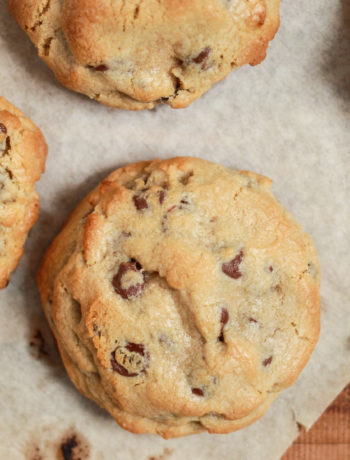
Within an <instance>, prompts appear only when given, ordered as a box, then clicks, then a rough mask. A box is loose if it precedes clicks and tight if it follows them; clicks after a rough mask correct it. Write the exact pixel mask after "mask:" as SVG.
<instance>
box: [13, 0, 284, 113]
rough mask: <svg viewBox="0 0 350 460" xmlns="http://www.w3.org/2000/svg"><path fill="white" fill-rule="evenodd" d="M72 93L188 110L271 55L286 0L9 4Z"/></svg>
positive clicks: (119, 103) (125, 105)
mask: <svg viewBox="0 0 350 460" xmlns="http://www.w3.org/2000/svg"><path fill="white" fill-rule="evenodd" d="M8 5H9V8H10V11H11V13H12V14H13V16H14V17H15V18H16V20H17V21H18V22H19V24H20V25H21V27H22V28H23V29H24V31H25V32H26V33H27V34H28V35H29V37H30V38H31V40H32V41H33V43H34V44H35V45H36V46H37V48H38V50H39V55H40V56H41V57H42V58H43V59H44V60H45V62H46V63H47V64H48V66H49V67H50V68H51V69H52V70H53V71H54V73H55V75H56V77H57V78H58V80H59V81H60V82H61V83H62V84H63V85H65V86H67V87H68V88H70V89H72V90H75V91H78V92H80V93H83V94H86V95H87V96H89V97H90V98H92V99H95V100H97V101H99V102H102V103H103V104H106V105H109V106H112V107H119V108H122V109H130V110H141V109H146V108H148V109H151V108H153V107H154V106H155V105H156V104H161V103H167V104H169V105H170V106H172V107H174V108H180V107H186V106H188V105H189V104H190V103H191V102H193V101H194V100H195V99H197V98H198V97H199V96H200V95H201V94H203V93H204V92H206V91H207V90H208V89H209V88H210V87H211V86H212V85H213V84H214V83H216V82H218V81H219V80H222V79H223V78H225V77H226V76H227V75H228V74H229V73H230V72H231V71H232V70H233V69H236V68H237V67H240V66H242V65H244V64H247V63H249V64H252V65H255V64H258V63H259V62H261V61H262V60H263V59H264V58H265V54H266V49H267V47H268V43H269V41H270V40H272V39H273V37H274V35H275V33H276V31H277V29H278V26H279V0H191V1H189V0H181V1H179V0H145V1H137V0H129V1H127V2H126V1H125V0H113V1H110V0H99V1H96V0H79V1H76V0H74V1H73V0H29V1H25V2H24V1H23V0H8Z"/></svg>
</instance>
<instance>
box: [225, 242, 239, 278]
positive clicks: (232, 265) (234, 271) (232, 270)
mask: <svg viewBox="0 0 350 460" xmlns="http://www.w3.org/2000/svg"><path fill="white" fill-rule="evenodd" d="M242 260H243V249H241V250H240V251H239V253H238V254H237V255H236V257H235V258H234V259H232V260H231V261H230V262H225V263H223V264H222V266H221V270H222V271H223V272H224V273H225V275H227V276H229V277H230V278H233V279H235V280H236V279H238V278H240V277H241V276H242V273H241V272H240V271H239V266H240V264H241V262H242Z"/></svg>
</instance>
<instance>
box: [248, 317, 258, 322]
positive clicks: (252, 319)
mask: <svg viewBox="0 0 350 460" xmlns="http://www.w3.org/2000/svg"><path fill="white" fill-rule="evenodd" d="M249 322H250V323H257V320H256V319H254V318H252V317H250V318H249Z"/></svg>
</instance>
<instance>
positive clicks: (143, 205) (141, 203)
mask: <svg viewBox="0 0 350 460" xmlns="http://www.w3.org/2000/svg"><path fill="white" fill-rule="evenodd" d="M133 200H134V204H135V208H136V209H137V210H138V211H142V210H143V209H147V208H148V203H147V200H146V198H144V197H143V196H137V195H135V196H134V197H133Z"/></svg>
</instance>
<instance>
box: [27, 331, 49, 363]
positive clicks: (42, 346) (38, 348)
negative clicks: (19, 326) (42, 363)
mask: <svg viewBox="0 0 350 460" xmlns="http://www.w3.org/2000/svg"><path fill="white" fill-rule="evenodd" d="M29 345H30V347H31V351H32V355H33V356H34V357H35V358H37V359H41V358H43V357H44V356H48V355H49V352H48V350H47V347H46V342H45V339H44V336H43V334H42V332H41V330H40V329H36V330H35V332H34V334H33V336H32V337H31V340H30V342H29Z"/></svg>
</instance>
